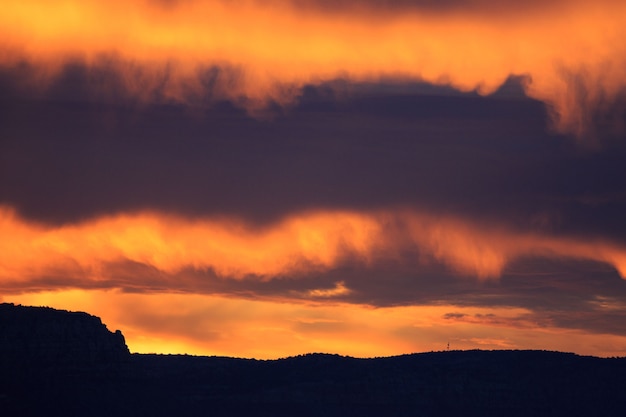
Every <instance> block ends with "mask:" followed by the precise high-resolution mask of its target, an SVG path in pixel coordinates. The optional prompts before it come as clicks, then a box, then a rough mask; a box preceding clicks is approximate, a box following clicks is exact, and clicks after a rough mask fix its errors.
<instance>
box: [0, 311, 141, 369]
mask: <svg viewBox="0 0 626 417" xmlns="http://www.w3.org/2000/svg"><path fill="white" fill-rule="evenodd" d="M128 356H130V353H129V351H128V347H127V346H126V342H125V340H124V336H123V335H122V333H121V332H120V331H119V330H117V331H115V332H110V331H109V330H108V329H107V328H106V326H105V325H104V324H103V323H102V321H101V320H100V318H98V317H95V316H91V315H89V314H87V313H78V312H69V311H64V310H55V309H52V308H48V307H25V306H20V305H13V304H0V365H1V364H4V365H19V364H22V363H29V364H31V365H32V364H33V363H40V364H45V363H53V364H69V363H73V364H92V363H103V362H117V361H120V360H124V358H127V357H128Z"/></svg>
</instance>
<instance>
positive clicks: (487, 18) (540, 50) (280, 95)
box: [0, 0, 626, 135]
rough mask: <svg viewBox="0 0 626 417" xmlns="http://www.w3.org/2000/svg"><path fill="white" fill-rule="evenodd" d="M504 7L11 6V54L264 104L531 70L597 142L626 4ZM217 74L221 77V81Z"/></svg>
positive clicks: (143, 2) (565, 125) (0, 39)
mask: <svg viewBox="0 0 626 417" xmlns="http://www.w3.org/2000/svg"><path fill="white" fill-rule="evenodd" d="M501 9H502V8H499V9H498V10H499V13H492V12H489V10H486V9H485V8H484V7H478V8H475V7H473V8H471V11H469V12H466V13H464V12H463V11H462V10H460V9H458V8H456V9H453V10H451V11H449V12H446V11H445V9H439V10H438V12H437V13H434V12H433V13H431V12H428V11H425V10H420V9H419V8H408V9H407V8H399V9H394V8H391V7H390V8H388V9H386V10H385V13H382V14H381V13H379V12H380V10H379V9H378V8H372V9H370V8H368V7H366V6H363V7H360V8H357V9H350V8H349V9H348V10H344V11H343V12H342V11H341V9H339V11H335V12H329V11H328V10H326V9H324V8H323V7H319V8H318V7H312V8H311V7H309V8H306V9H299V8H298V7H296V6H294V5H293V4H290V3H288V2H254V1H238V2H226V1H200V0H197V1H194V0H190V1H181V2H164V3H163V2H154V1H148V0H140V1H133V2H128V1H119V0H117V1H107V2H101V1H96V0H81V1H77V0H58V1H50V0H19V1H18V0H9V1H8V2H5V4H3V13H2V15H0V51H2V54H1V55H0V56H1V59H2V62H4V63H5V65H12V64H14V63H16V62H21V61H23V60H25V61H27V62H30V63H33V64H34V65H36V66H39V67H41V68H46V71H50V72H52V73H54V72H55V71H58V70H59V68H61V67H62V65H63V64H64V63H67V62H71V61H72V60H78V61H80V62H85V63H87V64H89V65H104V64H106V65H109V66H110V67H112V68H114V69H115V70H117V72H118V73H119V80H120V81H121V82H122V83H123V84H125V86H126V88H127V89H128V90H129V91H130V92H131V93H133V94H136V95H139V96H142V97H146V98H150V97H152V95H153V93H154V92H155V90H159V94H164V95H165V97H166V98H170V99H171V98H173V99H176V100H188V99H190V98H193V97H202V96H204V95H205V94H207V92H210V93H211V94H213V95H216V96H218V97H222V98H228V99H231V100H234V101H235V102H238V103H240V104H242V105H244V106H247V107H249V108H251V109H254V108H259V107H262V106H263V105H264V104H265V103H267V101H268V100H275V101H277V102H279V103H288V102H290V101H292V100H293V99H294V98H295V97H296V96H297V95H298V94H299V88H300V87H301V86H302V85H304V84H309V83H312V84H316V83H319V82H323V81H327V80H332V79H336V78H348V79H350V80H352V81H357V82H359V81H376V80H378V79H380V78H381V77H391V78H396V79H398V80H401V81H410V80H425V81H427V82H430V83H434V84H446V85H451V86H453V87H455V88H457V89H459V90H462V91H469V90H474V89H477V90H478V91H480V92H482V93H486V94H487V93H490V92H492V91H494V90H495V89H497V87H498V86H499V85H501V84H502V83H503V81H504V80H505V79H506V78H507V77H508V76H509V75H511V74H519V75H528V76H529V80H530V81H529V83H528V85H527V86H526V89H527V93H528V94H529V95H530V96H531V97H534V98H537V99H540V100H543V101H544V102H546V103H547V104H548V105H549V106H550V108H551V109H553V113H554V121H555V123H556V126H557V127H558V128H559V129H560V130H562V131H567V132H571V133H575V134H578V135H583V134H586V133H588V131H589V129H590V126H591V125H592V124H593V123H594V121H595V119H596V118H597V115H598V114H602V113H605V112H609V113H610V112H611V111H612V110H611V108H612V106H613V104H614V103H615V101H616V100H617V99H618V98H619V97H620V95H622V94H624V91H625V88H626V81H624V80H626V58H625V57H626V46H625V45H624V43H623V42H622V40H623V39H624V38H625V37H626V4H624V3H623V2H615V1H609V0H604V1H596V2H578V1H576V2H558V3H556V4H555V5H553V6H550V7H548V6H542V5H539V4H535V5H534V6H533V7H530V8H529V9H528V10H527V11H525V12H521V11H520V10H519V9H516V8H512V11H511V12H506V10H504V11H502V10H501ZM504 9H506V8H504ZM112 63H113V64H112ZM55 68H56V70H55ZM210 68H220V70H219V71H216V72H211V73H210V75H207V72H206V71H207V69H210ZM207 77H208V78H209V80H207ZM209 85H210V87H209ZM209 90H210V91H209Z"/></svg>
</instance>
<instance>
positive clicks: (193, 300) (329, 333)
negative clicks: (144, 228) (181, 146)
mask: <svg viewBox="0 0 626 417" xmlns="http://www.w3.org/2000/svg"><path fill="white" fill-rule="evenodd" d="M4 301H5V302H13V303H16V304H17V303H22V304H24V305H47V306H53V307H56V308H62V309H70V310H78V311H89V312H91V313H92V314H95V315H98V316H100V317H101V318H102V319H103V322H104V323H105V324H106V325H107V327H108V328H109V329H110V330H115V329H122V332H123V333H124V335H125V337H126V342H127V344H128V346H129V348H130V350H131V351H132V352H140V353H189V354H198V355H218V356H235V357H246V358H251V357H252V358H263V359H275V358H280V357H287V356H293V355H298V354H303V353H310V352H323V353H337V354H341V355H349V356H356V357H374V356H390V355H400V354H404V353H407V352H427V351H440V350H445V349H446V348H447V343H450V349H459V350H462V349H518V348H520V347H521V348H524V349H546V350H559V351H564V352H576V353H578V354H588V355H599V356H620V355H623V353H624V350H625V349H626V337H625V336H618V335H611V334H602V333H595V334H594V333H588V332H585V331H580V330H568V329H563V328H559V327H558V326H555V325H553V324H552V323H550V322H546V321H542V320H541V317H539V316H537V315H534V314H532V312H530V311H528V310H525V309H521V308H487V307H483V308H468V307H459V306H454V305H434V306H404V307H386V308H373V307H369V306H363V305H352V304H345V303H332V302H328V301H326V302H315V301H310V302H295V301H293V300H292V301H289V300H271V299H270V300H267V299H265V300H264V299H261V300H248V299H237V298H232V297H221V296H211V295H195V294H171V293H168V294H132V293H123V292H120V291H115V290H114V291H97V290H93V291H85V290H69V291H60V292H47V291H44V292H40V293H29V294H23V295H11V296H5V297H4Z"/></svg>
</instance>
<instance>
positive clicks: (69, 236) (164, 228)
mask: <svg viewBox="0 0 626 417" xmlns="http://www.w3.org/2000/svg"><path fill="white" fill-rule="evenodd" d="M407 253H410V254H411V255H410V258H411V259H406V257H407V256H408V255H407ZM398 254H403V255H402V256H401V255H398ZM524 256H543V257H569V258H579V259H590V260H595V261H601V262H606V263H608V264H610V265H612V266H614V267H615V268H616V269H617V270H618V271H619V273H620V274H621V276H622V277H625V276H626V263H625V262H626V249H624V248H623V247H620V246H619V245H616V244H611V243H610V242H602V241H597V242H593V241H589V240H582V239H581V240H578V239H573V238H557V237H550V236H542V235H535V234H526V233H518V232H515V231H512V230H506V229H504V228H499V227H494V226H485V225H478V224H472V223H471V222H469V221H464V220H460V219H454V218H446V217H437V216H432V215H428V214H424V213H419V212H415V211H402V210H395V211H394V210H390V211H386V212H371V213H368V212H361V213H359V212H341V211H326V212H324V211H321V212H310V213H302V214H299V215H292V216H290V217H288V218H285V219H283V220H281V221H280V222H277V223H274V224H271V225H267V226H264V227H258V226H252V225H247V224H245V223H244V222H242V221H236V220H220V219H195V220H188V219H183V218H180V217H175V216H171V215H165V214H158V213H137V214H120V215H117V216H111V217H103V218H97V219H94V220H90V221H84V222H81V223H76V224H69V225H65V226H61V227H51V226H43V225H37V224H32V223H29V222H26V221H24V220H22V219H20V218H19V217H17V216H16V215H15V214H14V212H13V211H11V210H10V209H8V208H4V209H2V210H0V286H2V287H4V288H13V290H19V289H20V288H21V289H22V290H28V289H30V290H33V289H38V288H41V287H43V288H51V287H52V288H53V287H55V286H65V287H67V286H69V287H79V288H93V287H102V286H104V287H107V286H108V287H126V286H128V287H132V288H136V289H139V290H141V289H142V288H146V289H147V288H150V287H151V286H152V285H155V279H156V278H154V277H152V276H146V277H142V276H137V277H135V278H134V279H133V280H132V281H127V282H115V281H114V280H113V278H114V277H113V276H112V275H115V274H114V273H113V272H111V270H110V269H109V268H108V267H109V266H110V265H114V264H123V263H124V262H126V263H132V264H135V265H136V264H139V265H145V266H147V267H149V268H151V269H153V270H156V271H158V272H159V273H161V274H162V276H161V278H159V279H160V280H164V283H163V285H166V286H168V288H170V289H172V290H177V289H179V284H177V283H176V282H169V281H168V279H167V277H168V276H171V275H173V274H176V273H178V272H180V271H183V270H186V269H194V270H200V271H206V270H210V271H213V272H214V273H215V274H217V275H218V276H221V277H224V278H231V279H241V278H245V277H258V278H259V279H261V280H271V279H273V278H276V277H285V276H290V277H297V276H302V275H306V274H310V273H311V272H315V271H327V270H329V269H332V268H334V267H337V266H340V265H342V264H344V263H346V262H359V263H365V264H368V263H372V262H377V261H381V260H387V261H388V260H395V261H397V262H407V261H408V262H414V264H415V268H419V267H420V264H424V263H428V262H433V261H436V262H440V263H442V264H444V265H447V266H449V267H450V268H451V269H452V270H453V271H457V272H459V273H461V274H464V275H470V276H475V277H477V278H479V279H489V278H496V277H498V276H499V275H500V274H501V272H502V270H503V269H504V268H505V266H506V265H507V263H508V262H510V261H512V260H515V259H518V258H520V257H524ZM61 276H62V277H64V278H63V280H62V281H61V282H59V281H58V279H59V277H61ZM46 277H48V278H46ZM142 280H143V281H142ZM157 280H158V279H157ZM31 281H32V282H31ZM55 283H56V284H55ZM191 285H192V287H191V288H186V289H187V290H189V289H191V290H199V291H201V287H200V286H199V284H196V285H195V286H194V284H191ZM347 290H348V289H347V288H345V287H342V285H341V284H337V287H336V288H335V289H330V290H319V291H318V292H316V293H312V294H310V295H311V296H313V297H316V296H324V295H326V296H330V295H340V294H342V293H345V292H346V291H347Z"/></svg>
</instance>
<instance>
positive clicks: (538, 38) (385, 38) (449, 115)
mask: <svg viewBox="0 0 626 417" xmlns="http://www.w3.org/2000/svg"><path fill="white" fill-rule="evenodd" d="M546 4H548V5H546ZM624 39H626V3H625V2H623V1H618V0H597V1H593V2H591V1H587V0H555V1H551V2H544V1H540V0H503V1H497V2H494V1H489V0H440V1H435V0H398V1H385V0H359V1H357V0H212V1H211V0H108V1H99V0H6V1H4V2H3V6H2V10H1V11H0V302H13V303H16V304H17V303H20V304H25V305H46V306H51V307H55V308H61V309H67V310H80V311H87V312H89V313H91V314H94V315H98V316H100V317H101V318H102V320H103V322H104V323H105V324H107V326H108V328H109V329H110V330H115V329H120V330H121V331H122V332H123V333H124V335H125V336H126V341H127V344H128V346H129V348H130V350H131V351H132V352H158V353H190V354H203V355H223V356H237V357H254V358H279V357H285V356H290V355H297V354H303V353H309V352H328V353H339V354H342V355H351V356H358V357H374V356H388V355H395V354H403V353H412V352H422V351H431V350H444V349H446V348H447V345H448V343H449V345H450V348H451V349H476V348H478V349H547V350H560V351H568V352H576V353H579V354H590V355H598V356H625V355H626V42H624Z"/></svg>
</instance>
